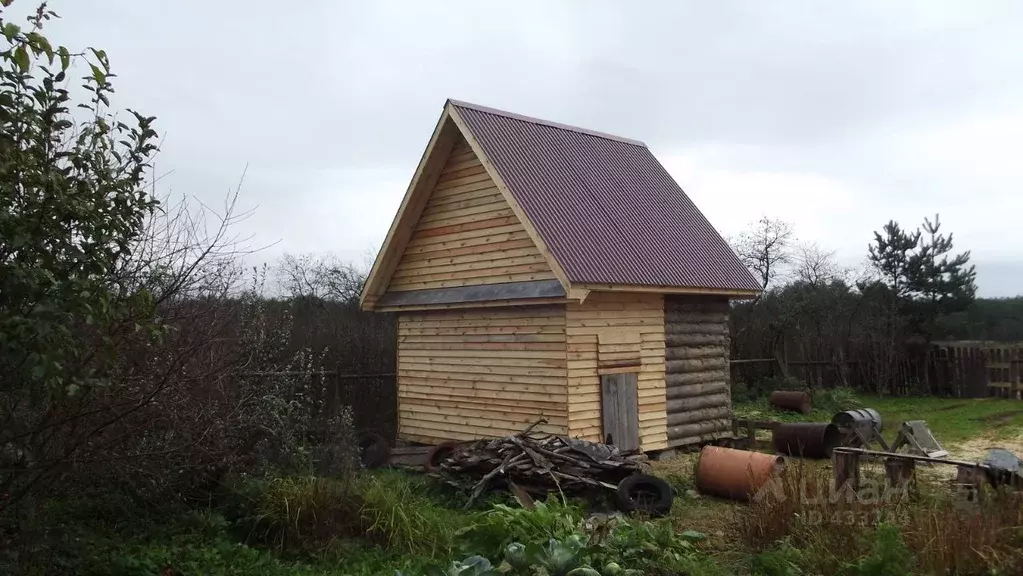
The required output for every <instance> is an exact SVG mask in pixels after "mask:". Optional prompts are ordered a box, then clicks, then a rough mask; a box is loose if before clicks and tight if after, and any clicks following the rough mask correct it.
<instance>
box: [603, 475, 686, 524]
mask: <svg viewBox="0 0 1023 576" xmlns="http://www.w3.org/2000/svg"><path fill="white" fill-rule="evenodd" d="M674 500H675V491H674V490H672V488H671V485H669V484H668V483H667V482H665V481H664V480H661V479H660V478H658V477H656V476H649V475H647V474H633V475H632V476H626V477H625V479H624V480H622V481H621V482H619V483H618V490H616V491H615V507H616V508H617V509H618V510H619V511H620V512H625V513H631V512H643V513H644V514H649V515H651V516H664V515H666V514H668V512H671V504H672V502H673V501H674Z"/></svg>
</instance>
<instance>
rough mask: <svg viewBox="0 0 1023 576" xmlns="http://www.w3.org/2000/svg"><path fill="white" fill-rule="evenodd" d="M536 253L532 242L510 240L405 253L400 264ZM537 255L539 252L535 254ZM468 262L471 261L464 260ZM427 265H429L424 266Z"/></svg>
mask: <svg viewBox="0 0 1023 576" xmlns="http://www.w3.org/2000/svg"><path fill="white" fill-rule="evenodd" d="M535 251H536V247H535V246H533V241H532V240H529V239H525V240H510V241H508V242H498V243H494V244H477V245H475V246H463V247H461V248H448V249H446V250H436V251H431V252H417V253H415V254H413V253H406V254H405V256H404V258H403V260H402V262H403V264H405V265H411V264H412V263H415V264H416V265H418V264H419V263H420V262H423V261H426V262H430V261H432V260H438V261H440V262H441V263H445V260H446V261H447V262H446V263H452V262H456V261H458V257H460V256H467V257H473V258H479V259H482V260H486V259H487V258H493V252H501V253H503V254H510V253H516V254H515V255H526V254H530V253H533V252H535ZM536 253H537V254H539V252H536ZM465 261H466V262H470V261H472V260H469V259H467V260H465ZM426 265H429V264H426Z"/></svg>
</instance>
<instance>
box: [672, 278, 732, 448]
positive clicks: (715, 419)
mask: <svg viewBox="0 0 1023 576" xmlns="http://www.w3.org/2000/svg"><path fill="white" fill-rule="evenodd" d="M664 341H665V363H664V372H665V388H666V392H665V396H666V400H667V402H666V409H667V438H668V445H669V446H684V445H687V444H695V443H698V442H704V441H708V440H714V439H717V438H721V437H724V436H728V435H729V434H731V426H732V423H731V418H732V398H731V390H730V387H729V378H728V349H729V342H728V300H727V299H726V298H716V297H710V296H666V297H665V301H664Z"/></svg>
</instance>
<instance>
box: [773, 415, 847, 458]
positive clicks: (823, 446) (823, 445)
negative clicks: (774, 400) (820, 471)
mask: <svg viewBox="0 0 1023 576" xmlns="http://www.w3.org/2000/svg"><path fill="white" fill-rule="evenodd" d="M841 441H842V433H841V432H839V430H838V426H835V425H834V424H824V423H817V422H810V423H808V422H792V423H782V424H778V425H777V426H775V427H774V430H773V431H772V433H771V442H772V444H774V451H775V452H780V453H782V454H788V455H789V456H801V457H803V458H831V451H832V450H834V449H835V447H836V446H838V445H839V444H840V443H841Z"/></svg>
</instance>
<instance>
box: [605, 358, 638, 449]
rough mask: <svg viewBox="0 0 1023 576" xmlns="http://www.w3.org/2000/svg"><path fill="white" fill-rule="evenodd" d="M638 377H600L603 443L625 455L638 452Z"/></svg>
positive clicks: (606, 375)
mask: <svg viewBox="0 0 1023 576" xmlns="http://www.w3.org/2000/svg"><path fill="white" fill-rule="evenodd" d="M638 381H639V377H638V373H636V372H626V373H623V374H604V375H602V376H601V377H600V388H601V412H602V413H603V416H604V434H603V438H604V442H605V443H607V444H614V445H615V446H617V447H618V449H619V450H621V451H622V452H629V451H633V450H639V399H638V394H637V390H636V388H637V386H638Z"/></svg>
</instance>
